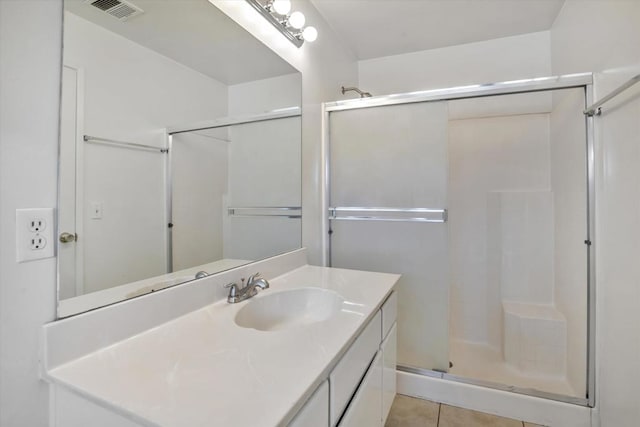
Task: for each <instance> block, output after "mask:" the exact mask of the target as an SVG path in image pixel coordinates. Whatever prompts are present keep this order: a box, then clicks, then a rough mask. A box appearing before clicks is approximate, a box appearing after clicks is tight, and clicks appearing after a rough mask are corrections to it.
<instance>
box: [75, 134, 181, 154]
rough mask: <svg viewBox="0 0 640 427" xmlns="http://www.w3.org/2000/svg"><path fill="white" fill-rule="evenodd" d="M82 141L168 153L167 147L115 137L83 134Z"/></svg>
mask: <svg viewBox="0 0 640 427" xmlns="http://www.w3.org/2000/svg"><path fill="white" fill-rule="evenodd" d="M83 139H84V142H92V143H97V144H109V145H119V146H122V147H126V148H134V149H136V150H147V151H159V152H161V153H168V152H169V149H168V148H160V147H154V146H153V145H146V144H136V143H135V142H124V141H116V140H115V139H107V138H98V137H96V136H90V135H84V138H83Z"/></svg>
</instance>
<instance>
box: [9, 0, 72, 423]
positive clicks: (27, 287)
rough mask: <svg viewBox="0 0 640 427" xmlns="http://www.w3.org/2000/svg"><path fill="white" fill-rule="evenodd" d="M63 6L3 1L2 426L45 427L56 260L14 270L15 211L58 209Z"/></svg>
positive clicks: (53, 1) (50, 1)
mask: <svg viewBox="0 0 640 427" xmlns="http://www.w3.org/2000/svg"><path fill="white" fill-rule="evenodd" d="M61 41H62V1H60V0H42V1H36V0H34V1H0V94H1V96H0V236H2V238H1V239H0V425H2V426H7V427H13V426H30V427H31V426H33V427H39V426H46V425H47V424H48V392H47V390H48V387H47V385H46V384H45V383H44V382H42V381H40V379H39V378H38V354H39V353H38V348H39V345H38V344H39V339H40V328H41V327H42V325H43V324H44V323H45V322H49V321H51V320H53V319H54V318H55V307H56V266H55V259H53V258H51V259H46V260H41V261H32V262H29V263H24V264H17V263H16V261H15V260H16V254H15V232H16V228H15V210H16V209H18V208H34V207H55V206H56V181H57V154H58V131H59V130H58V120H59V114H58V109H59V104H60V70H61V65H62V59H61V58H62V56H61Z"/></svg>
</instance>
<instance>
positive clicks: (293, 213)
mask: <svg viewBox="0 0 640 427" xmlns="http://www.w3.org/2000/svg"><path fill="white" fill-rule="evenodd" d="M227 214H228V215H229V216H235V217H259V216H260V217H283V218H292V219H295V218H302V207H300V206H278V207H267V206H259V207H232V208H227Z"/></svg>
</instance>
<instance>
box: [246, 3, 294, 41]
mask: <svg viewBox="0 0 640 427" xmlns="http://www.w3.org/2000/svg"><path fill="white" fill-rule="evenodd" d="M246 1H247V3H249V4H250V5H251V6H253V8H254V9H255V10H257V11H258V12H259V13H260V15H262V16H263V17H264V19H266V20H267V21H269V22H270V23H271V25H273V26H274V27H276V29H277V30H278V31H280V32H281V33H282V35H283V36H285V37H286V38H287V40H289V41H290V42H291V43H293V44H294V45H295V46H296V47H300V46H302V44H303V43H304V40H303V39H302V38H301V37H300V36H299V34H300V33H299V32H297V33H292V32H291V31H290V30H289V29H288V28H287V27H286V25H284V24H283V23H282V22H280V20H278V19H277V18H276V17H275V16H273V15H272V14H271V13H270V12H269V10H268V9H267V8H266V7H265V6H264V5H263V4H262V3H260V2H259V1H258V0H246Z"/></svg>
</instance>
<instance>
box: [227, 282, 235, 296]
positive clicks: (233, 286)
mask: <svg viewBox="0 0 640 427" xmlns="http://www.w3.org/2000/svg"><path fill="white" fill-rule="evenodd" d="M224 287H225V288H231V289H230V290H229V296H230V297H235V296H236V291H237V290H238V284H237V283H235V282H231V283H227V284H226V285H224Z"/></svg>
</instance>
